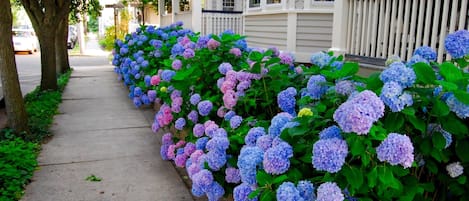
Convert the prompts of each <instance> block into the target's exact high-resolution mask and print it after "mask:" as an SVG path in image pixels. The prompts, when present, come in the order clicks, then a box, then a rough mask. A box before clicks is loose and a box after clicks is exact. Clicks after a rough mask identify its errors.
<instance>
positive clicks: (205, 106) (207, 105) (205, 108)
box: [197, 100, 213, 116]
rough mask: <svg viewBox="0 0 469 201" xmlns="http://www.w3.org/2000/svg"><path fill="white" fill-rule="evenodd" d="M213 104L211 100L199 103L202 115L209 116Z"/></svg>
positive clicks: (198, 107) (198, 106)
mask: <svg viewBox="0 0 469 201" xmlns="http://www.w3.org/2000/svg"><path fill="white" fill-rule="evenodd" d="M212 107H213V104H212V102H210V101H209V100H204V101H201V102H199V103H198V104H197V109H198V110H199V114H200V115H201V116H207V115H208V114H209V113H210V111H211V110H212Z"/></svg>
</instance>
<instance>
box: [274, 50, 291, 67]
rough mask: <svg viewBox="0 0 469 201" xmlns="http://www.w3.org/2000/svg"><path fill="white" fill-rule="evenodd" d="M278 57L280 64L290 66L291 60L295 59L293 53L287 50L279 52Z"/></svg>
mask: <svg viewBox="0 0 469 201" xmlns="http://www.w3.org/2000/svg"><path fill="white" fill-rule="evenodd" d="M278 57H279V58H280V63H281V64H287V65H289V66H292V65H293V62H294V61H295V59H294V58H293V55H292V54H290V53H287V52H282V53H280V55H279V56H278Z"/></svg>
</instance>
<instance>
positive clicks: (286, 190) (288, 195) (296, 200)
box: [277, 181, 304, 201]
mask: <svg viewBox="0 0 469 201" xmlns="http://www.w3.org/2000/svg"><path fill="white" fill-rule="evenodd" d="M277 200H288V201H304V199H303V198H302V197H301V196H300V191H298V189H296V187H295V184H293V183H291V182H289V181H287V182H283V183H282V184H281V185H280V186H279V187H278V189H277Z"/></svg>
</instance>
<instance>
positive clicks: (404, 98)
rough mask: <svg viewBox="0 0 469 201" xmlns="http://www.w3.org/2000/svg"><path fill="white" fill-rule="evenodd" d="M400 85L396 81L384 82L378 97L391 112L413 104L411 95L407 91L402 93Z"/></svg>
mask: <svg viewBox="0 0 469 201" xmlns="http://www.w3.org/2000/svg"><path fill="white" fill-rule="evenodd" d="M402 90H403V89H402V87H401V85H399V84H398V83H397V82H394V81H390V82H386V83H384V86H383V89H382V90H381V95H380V98H381V100H383V102H384V104H386V105H387V106H388V107H389V108H390V109H391V111H392V112H400V111H401V110H403V109H404V107H406V106H411V105H412V104H413V99H412V95H410V94H409V93H407V92H404V93H402Z"/></svg>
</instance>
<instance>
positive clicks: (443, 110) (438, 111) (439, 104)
mask: <svg viewBox="0 0 469 201" xmlns="http://www.w3.org/2000/svg"><path fill="white" fill-rule="evenodd" d="M449 112H450V110H449V107H448V105H446V103H444V102H443V101H441V100H438V99H434V101H433V109H432V114H433V115H435V116H437V117H444V116H446V115H448V114H449Z"/></svg>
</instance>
